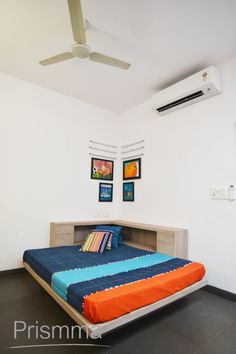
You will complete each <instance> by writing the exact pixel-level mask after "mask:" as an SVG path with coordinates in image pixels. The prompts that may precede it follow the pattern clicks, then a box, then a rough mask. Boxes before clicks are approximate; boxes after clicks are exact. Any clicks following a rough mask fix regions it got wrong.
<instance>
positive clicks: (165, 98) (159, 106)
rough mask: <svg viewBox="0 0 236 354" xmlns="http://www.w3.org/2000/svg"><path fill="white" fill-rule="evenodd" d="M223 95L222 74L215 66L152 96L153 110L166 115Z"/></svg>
mask: <svg viewBox="0 0 236 354" xmlns="http://www.w3.org/2000/svg"><path fill="white" fill-rule="evenodd" d="M219 93H221V79H220V72H219V70H218V69H217V68H216V67H215V66H209V67H208V68H206V69H204V70H201V71H200V72H198V73H196V74H194V75H192V76H189V77H188V78H186V79H184V80H182V81H179V82H177V83H176V84H174V85H172V86H169V87H167V88H166V89H164V90H162V91H159V92H157V93H156V94H154V95H153V96H152V101H153V108H154V110H155V111H156V113H157V114H158V115H164V114H167V113H169V112H173V111H175V110H177V109H180V108H183V107H185V106H189V105H190V104H193V103H196V102H199V101H202V100H205V99H206V98H210V97H212V96H215V95H218V94H219Z"/></svg>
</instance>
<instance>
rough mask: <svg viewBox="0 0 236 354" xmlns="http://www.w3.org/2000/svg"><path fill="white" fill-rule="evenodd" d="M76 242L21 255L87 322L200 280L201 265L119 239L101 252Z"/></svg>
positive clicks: (128, 309) (114, 315)
mask: <svg viewBox="0 0 236 354" xmlns="http://www.w3.org/2000/svg"><path fill="white" fill-rule="evenodd" d="M79 250H80V247H79V246H65V247H54V248H45V249H36V250H27V251H25V253H24V256H23V260H24V262H27V263H28V264H29V265H30V266H31V268H32V269H33V270H34V271H35V272H36V273H37V274H38V275H39V276H40V277H41V278H42V279H44V280H45V281H46V282H47V283H48V284H49V285H50V286H51V287H52V288H53V290H54V291H55V292H56V293H57V294H58V295H59V296H60V297H61V298H63V299H64V300H65V301H67V302H68V303H69V304H70V305H71V306H73V307H74V308H75V309H76V310H78V311H79V312H80V313H82V314H83V315H84V316H85V317H86V318H87V319H88V320H89V321H91V322H92V323H102V322H106V321H110V320H112V319H115V318H118V317H120V316H122V315H124V314H127V313H129V312H131V311H134V310H136V309H138V308H141V307H143V306H147V305H149V304H151V303H154V302H156V301H158V300H161V299H163V298H165V297H167V296H170V295H172V294H174V293H176V292H178V291H180V290H182V289H184V288H186V287H188V286H190V285H192V284H194V283H195V282H197V281H199V280H201V279H202V278H203V276H204V274H205V269H204V266H203V265H202V264H200V263H197V262H192V261H189V260H184V259H180V258H174V257H171V256H168V255H165V254H161V253H156V252H150V251H145V250H141V249H137V248H134V247H130V246H127V245H124V244H123V245H120V246H119V247H118V248H115V249H112V250H109V251H105V252H104V253H103V254H98V253H90V252H79Z"/></svg>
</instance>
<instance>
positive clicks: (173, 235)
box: [50, 220, 188, 259]
mask: <svg viewBox="0 0 236 354" xmlns="http://www.w3.org/2000/svg"><path fill="white" fill-rule="evenodd" d="M102 224H103V225H119V226H122V235H123V236H124V243H126V244H127V245H130V246H133V247H136V248H142V249H146V250H151V251H156V252H161V253H166V254H168V255H171V256H173V257H179V258H185V259H187V258H188V254H187V250H188V247H187V246H188V232H187V230H185V229H181V228H173V227H170V228H169V227H164V226H159V225H152V224H142V223H136V222H129V221H123V220H99V221H95V220H93V221H91V220H90V221H66V222H52V223H51V228H50V246H51V247H56V246H65V245H75V244H80V243H82V242H83V240H84V239H85V237H86V235H87V234H88V233H89V232H90V231H91V230H92V229H93V228H94V227H95V226H96V225H102Z"/></svg>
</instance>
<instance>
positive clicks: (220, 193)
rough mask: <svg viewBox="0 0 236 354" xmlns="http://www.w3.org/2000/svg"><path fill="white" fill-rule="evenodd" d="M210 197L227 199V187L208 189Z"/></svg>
mask: <svg viewBox="0 0 236 354" xmlns="http://www.w3.org/2000/svg"><path fill="white" fill-rule="evenodd" d="M210 196H211V199H219V200H224V199H228V188H227V187H214V188H211V189H210Z"/></svg>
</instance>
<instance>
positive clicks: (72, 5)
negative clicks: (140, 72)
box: [39, 0, 131, 69]
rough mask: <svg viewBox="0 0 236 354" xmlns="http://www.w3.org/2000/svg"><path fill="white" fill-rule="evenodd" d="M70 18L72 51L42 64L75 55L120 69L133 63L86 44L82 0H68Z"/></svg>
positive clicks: (56, 61) (45, 60)
mask: <svg viewBox="0 0 236 354" xmlns="http://www.w3.org/2000/svg"><path fill="white" fill-rule="evenodd" d="M68 6H69V12H70V19H71V25H72V32H73V37H74V40H75V42H76V43H75V44H73V45H72V48H71V52H64V53H61V54H58V55H55V56H53V57H50V58H47V59H44V60H41V61H40V62H39V63H40V64H41V65H50V64H55V63H58V62H60V61H63V60H68V59H72V58H74V57H77V58H80V59H87V58H89V60H92V61H96V62H98V63H102V64H107V65H111V66H115V67H117V68H120V69H128V68H129V67H130V65H131V64H129V63H126V62H125V61H122V60H119V59H115V58H112V57H109V56H107V55H104V54H100V53H97V52H93V51H92V50H91V48H90V47H89V46H88V45H87V44H86V36H85V28H84V19H83V14H82V8H81V3H80V0H68Z"/></svg>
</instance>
